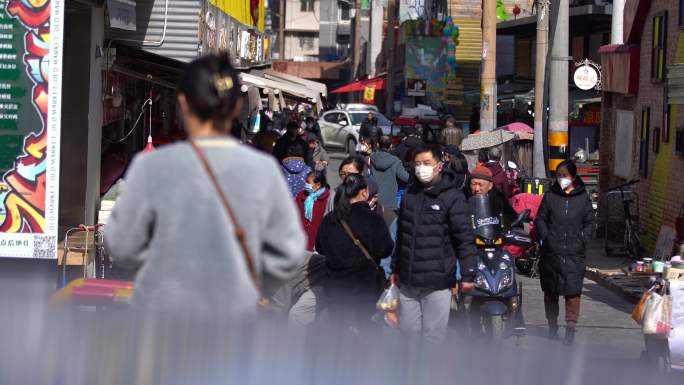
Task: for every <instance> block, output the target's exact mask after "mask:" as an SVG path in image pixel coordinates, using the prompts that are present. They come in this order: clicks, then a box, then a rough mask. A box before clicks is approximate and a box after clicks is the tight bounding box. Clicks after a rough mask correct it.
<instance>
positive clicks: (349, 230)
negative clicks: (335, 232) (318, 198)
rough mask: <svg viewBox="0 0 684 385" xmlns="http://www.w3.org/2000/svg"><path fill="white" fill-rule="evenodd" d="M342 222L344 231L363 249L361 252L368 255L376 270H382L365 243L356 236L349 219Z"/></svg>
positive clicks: (365, 255)
mask: <svg viewBox="0 0 684 385" xmlns="http://www.w3.org/2000/svg"><path fill="white" fill-rule="evenodd" d="M341 224H342V227H343V228H344V231H345V232H346V233H347V235H349V238H351V239H352V241H354V244H355V245H356V247H358V248H359V249H360V250H361V253H363V256H364V257H366V259H367V260H368V262H370V263H371V264H373V267H375V269H376V270H380V268H379V267H378V264H377V263H376V262H375V260H374V259H373V257H372V256H371V255H370V253H369V252H368V249H366V247H365V246H364V245H363V243H361V241H360V240H359V239H358V238H356V236H354V233H353V232H352V231H351V228H350V227H349V225H348V224H347V221H341Z"/></svg>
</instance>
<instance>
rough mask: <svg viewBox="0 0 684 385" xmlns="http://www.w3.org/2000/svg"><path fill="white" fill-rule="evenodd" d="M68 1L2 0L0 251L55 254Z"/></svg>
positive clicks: (28, 255)
mask: <svg viewBox="0 0 684 385" xmlns="http://www.w3.org/2000/svg"><path fill="white" fill-rule="evenodd" d="M63 7H64V0H0V153H1V154H2V157H1V158H0V170H1V171H2V173H3V174H2V178H1V179H0V257H20V258H56V256H57V255H56V242H57V219H58V217H57V210H58V193H59V137H60V135H59V134H60V119H61V116H60V111H61V71H62V68H61V59H62V44H61V43H62V27H63V25H62V23H63V15H64V9H63Z"/></svg>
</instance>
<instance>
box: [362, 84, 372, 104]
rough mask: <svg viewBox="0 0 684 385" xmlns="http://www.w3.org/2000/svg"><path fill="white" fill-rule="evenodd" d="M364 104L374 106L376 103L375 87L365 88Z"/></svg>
mask: <svg viewBox="0 0 684 385" xmlns="http://www.w3.org/2000/svg"><path fill="white" fill-rule="evenodd" d="M363 103H365V104H374V103H375V85H372V86H365V87H364V88H363Z"/></svg>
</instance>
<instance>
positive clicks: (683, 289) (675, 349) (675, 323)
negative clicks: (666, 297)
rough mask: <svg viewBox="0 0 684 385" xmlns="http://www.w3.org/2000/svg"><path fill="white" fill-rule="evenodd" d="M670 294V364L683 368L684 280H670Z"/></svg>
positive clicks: (674, 367)
mask: <svg viewBox="0 0 684 385" xmlns="http://www.w3.org/2000/svg"><path fill="white" fill-rule="evenodd" d="M670 295H671V296H672V330H671V331H670V335H669V336H668V344H669V347H670V349H669V350H670V365H671V366H672V369H676V370H684V282H682V281H670Z"/></svg>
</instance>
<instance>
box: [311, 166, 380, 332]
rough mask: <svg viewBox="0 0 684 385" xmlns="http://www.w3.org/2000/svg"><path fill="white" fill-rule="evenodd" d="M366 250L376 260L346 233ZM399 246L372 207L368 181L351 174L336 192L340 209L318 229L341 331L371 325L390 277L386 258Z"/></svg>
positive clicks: (328, 299) (335, 319)
mask: <svg viewBox="0 0 684 385" xmlns="http://www.w3.org/2000/svg"><path fill="white" fill-rule="evenodd" d="M343 223H346V224H347V225H348V226H349V229H350V230H351V232H352V234H353V236H354V238H356V239H358V240H359V241H360V243H361V244H362V245H363V246H364V247H365V248H366V250H367V251H368V253H369V254H370V256H371V257H372V259H373V260H372V261H371V260H370V259H368V258H367V257H366V256H365V255H364V253H363V252H362V251H361V248H360V247H359V246H358V245H356V244H355V243H354V240H353V239H352V237H351V236H350V235H349V234H348V233H347V231H346V230H345V229H344V226H343ZM393 248H394V242H393V241H392V238H391V237H390V233H389V229H388V228H387V225H385V221H384V219H383V218H382V216H381V215H378V214H377V213H375V212H373V211H371V208H370V206H369V205H368V183H367V180H366V178H365V177H363V176H361V175H357V174H350V175H348V176H347V177H346V178H345V179H344V180H343V181H342V184H341V185H340V187H338V188H337V191H336V193H335V209H334V210H333V212H332V213H330V214H328V215H327V216H326V217H325V218H324V219H323V223H322V224H321V226H320V228H319V229H318V236H317V238H316V251H317V252H318V253H320V254H322V255H324V256H325V257H326V266H327V269H328V278H327V280H326V282H325V283H324V284H323V287H324V290H325V297H326V302H327V304H328V311H329V313H330V317H331V320H332V322H333V323H334V324H335V326H339V327H340V328H344V329H343V330H349V329H352V330H355V331H363V330H364V329H367V328H368V327H369V326H370V319H371V317H372V316H373V314H374V313H375V302H376V301H377V299H378V297H379V296H380V294H381V292H382V289H383V287H381V285H380V282H381V281H382V279H384V276H385V273H384V272H383V271H382V268H380V265H379V263H380V259H381V258H384V257H386V256H388V255H390V254H391V253H392V250H393Z"/></svg>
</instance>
